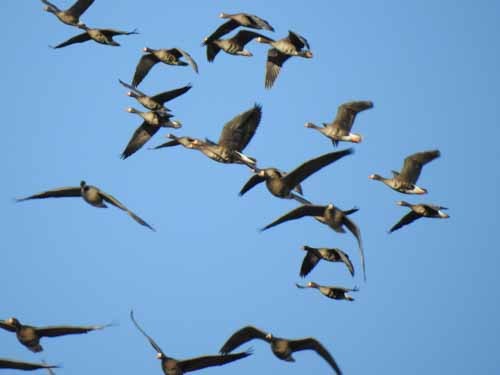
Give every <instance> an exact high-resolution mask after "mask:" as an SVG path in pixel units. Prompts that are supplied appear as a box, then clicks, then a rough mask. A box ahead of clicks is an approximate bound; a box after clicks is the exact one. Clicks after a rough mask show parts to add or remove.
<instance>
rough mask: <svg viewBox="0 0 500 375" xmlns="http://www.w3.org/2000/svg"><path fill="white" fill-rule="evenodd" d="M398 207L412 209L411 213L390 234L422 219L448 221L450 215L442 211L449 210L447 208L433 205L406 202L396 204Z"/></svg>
mask: <svg viewBox="0 0 500 375" xmlns="http://www.w3.org/2000/svg"><path fill="white" fill-rule="evenodd" d="M396 204H397V205H398V206H403V207H408V208H410V209H411V211H410V212H409V213H407V214H406V215H405V216H403V217H402V218H401V220H399V221H398V222H397V223H396V224H395V225H394V226H393V227H392V228H391V229H390V230H389V233H392V232H394V231H395V230H398V229H399V228H401V227H403V226H405V225H408V224H410V223H412V222H414V221H415V220H417V219H420V218H421V217H429V218H434V219H447V218H449V217H450V215H448V214H446V213H444V212H443V211H442V210H447V208H446V207H442V206H436V205H433V204H426V203H420V204H411V203H408V202H405V201H398V202H396Z"/></svg>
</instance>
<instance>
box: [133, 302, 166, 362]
mask: <svg viewBox="0 0 500 375" xmlns="http://www.w3.org/2000/svg"><path fill="white" fill-rule="evenodd" d="M130 319H132V323H134V325H135V326H136V328H137V329H138V330H139V332H141V333H142V334H143V335H144V336H145V337H146V339H148V341H149V343H150V344H151V346H152V347H153V348H154V350H156V352H157V353H161V354H162V355H163V356H164V357H166V355H165V353H163V350H161V348H160V347H159V346H158V344H157V343H156V342H155V340H153V339H152V338H151V337H150V336H149V335H148V334H147V333H146V332H145V331H144V330H143V329H142V328H141V326H140V325H139V323H137V321H136V320H135V318H134V311H133V310H130Z"/></svg>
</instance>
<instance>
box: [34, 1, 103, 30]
mask: <svg viewBox="0 0 500 375" xmlns="http://www.w3.org/2000/svg"><path fill="white" fill-rule="evenodd" d="M93 2H94V0H78V1H76V2H75V3H74V4H73V5H72V6H71V7H70V8H68V9H66V10H61V9H59V8H58V7H57V6H55V5H54V4H52V3H51V2H49V1H47V0H42V3H44V4H45V8H44V10H45V11H47V12H49V13H52V14H54V15H55V16H56V17H57V18H58V19H59V20H60V21H61V22H64V23H65V24H66V25H70V26H81V25H84V24H83V22H80V17H81V15H82V14H83V13H84V12H85V11H86V10H87V9H88V7H90V6H91V5H92V3H93Z"/></svg>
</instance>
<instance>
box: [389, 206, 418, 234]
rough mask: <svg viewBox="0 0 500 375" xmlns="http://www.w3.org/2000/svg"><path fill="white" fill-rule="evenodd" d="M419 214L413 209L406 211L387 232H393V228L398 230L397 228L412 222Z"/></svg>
mask: <svg viewBox="0 0 500 375" xmlns="http://www.w3.org/2000/svg"><path fill="white" fill-rule="evenodd" d="M420 218H421V216H420V215H419V214H417V213H416V212H414V211H410V212H408V213H407V214H406V215H405V216H403V217H402V218H401V220H399V221H398V222H397V223H396V224H395V225H394V226H393V227H392V228H391V229H390V230H389V233H392V232H394V231H395V230H398V229H399V228H401V227H403V226H405V225H408V224H410V223H413V222H414V221H415V220H417V219H420Z"/></svg>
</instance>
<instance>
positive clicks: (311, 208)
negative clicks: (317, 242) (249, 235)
mask: <svg viewBox="0 0 500 375" xmlns="http://www.w3.org/2000/svg"><path fill="white" fill-rule="evenodd" d="M325 208H326V206H315V205H309V204H305V205H302V206H299V207H297V208H295V209H293V210H292V211H290V212H288V213H286V214H285V215H283V216H281V217H279V218H278V219H276V220H274V221H273V222H272V223H271V224H267V225H266V226H265V227H264V228H262V229H261V231H264V230H266V229H269V228H272V227H274V226H276V225H278V224H281V223H284V222H285V221H289V220H295V219H300V218H301V217H304V216H323V214H324V212H325Z"/></svg>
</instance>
